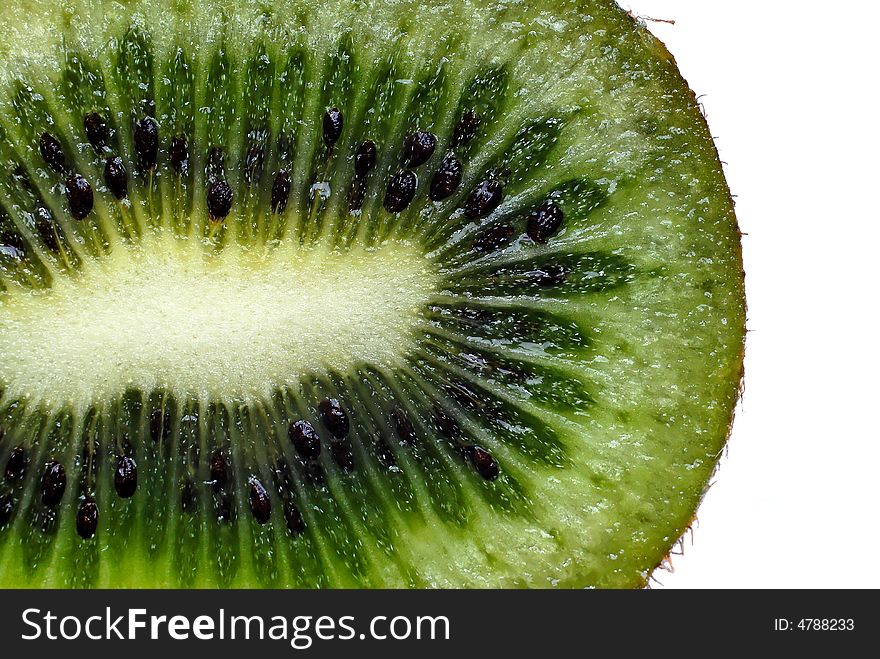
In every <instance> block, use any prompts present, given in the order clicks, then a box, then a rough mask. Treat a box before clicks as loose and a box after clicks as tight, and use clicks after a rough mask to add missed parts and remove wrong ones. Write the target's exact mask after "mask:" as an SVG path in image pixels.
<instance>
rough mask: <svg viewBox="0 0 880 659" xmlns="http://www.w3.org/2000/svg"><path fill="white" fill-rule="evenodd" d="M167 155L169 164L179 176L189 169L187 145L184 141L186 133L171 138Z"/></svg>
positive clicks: (184, 174)
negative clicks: (169, 160)
mask: <svg viewBox="0 0 880 659" xmlns="http://www.w3.org/2000/svg"><path fill="white" fill-rule="evenodd" d="M168 155H169V157H170V158H171V166H172V167H173V168H174V171H175V172H177V174H179V175H181V176H186V174H187V171H188V170H189V145H188V144H187V142H186V135H180V136H177V137H172V138H171V148H170V149H169V151H168Z"/></svg>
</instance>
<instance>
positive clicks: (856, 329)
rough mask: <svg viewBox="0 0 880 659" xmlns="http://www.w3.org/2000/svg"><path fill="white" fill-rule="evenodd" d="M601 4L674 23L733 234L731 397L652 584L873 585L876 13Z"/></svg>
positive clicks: (680, 3) (652, 1)
mask: <svg viewBox="0 0 880 659" xmlns="http://www.w3.org/2000/svg"><path fill="white" fill-rule="evenodd" d="M619 2H621V4H622V6H623V7H624V8H626V9H630V10H632V11H633V13H635V14H637V15H640V16H650V17H654V18H661V19H674V20H675V25H670V24H667V23H659V22H648V26H649V28H650V29H651V31H652V32H653V33H654V34H655V35H657V36H658V37H659V38H660V39H661V40H662V41H663V42H665V43H666V45H667V46H668V47H669V49H670V51H672V53H673V55H675V57H676V59H677V61H678V64H679V67H680V68H681V71H682V74H683V75H684V77H685V78H686V79H687V80H688V82H689V83H690V85H691V88H692V89H694V90H695V91H696V92H697V94H701V95H702V97H701V101H702V103H703V105H704V107H705V110H706V113H707V116H708V119H709V125H710V126H711V128H712V133H713V135H715V136H717V144H718V148H719V151H720V153H721V159H722V160H723V161H725V163H726V168H725V171H726V172H727V176H728V181H729V183H730V187H731V189H732V191H733V193H734V195H736V200H737V215H738V217H739V222H740V226H741V229H742V231H743V232H745V233H746V234H748V235H747V236H745V237H744V239H743V248H744V258H745V270H746V287H747V295H748V304H749V336H748V342H747V346H746V389H745V395H744V397H743V400H742V403H741V405H740V407H739V410H738V412H737V420H736V424H735V426H734V431H733V435H732V437H731V441H730V444H729V448H728V453H727V456H726V458H725V459H724V460H723V461H722V464H721V469H720V471H719V472H718V474H717V475H716V477H715V480H714V485H713V486H712V488H711V490H710V492H709V494H708V495H707V496H706V499H705V501H704V503H703V506H702V507H701V508H700V511H699V524H698V525H697V526H696V527H695V528H694V533H693V542H691V541H690V540H688V541H687V542H686V543H685V547H684V555H683V556H673V567H674V572H672V573H669V572H662V571H658V572H657V573H656V575H655V576H656V578H657V580H659V582H660V584H657V583H655V584H654V587H661V584H662V587H666V588H704V587H706V588H708V587H721V588H737V587H767V588H782V587H791V588H798V587H820V588H831V587H847V588H858V587H874V588H876V587H880V496H878V491H880V488H878V480H880V429H878V425H880V418H878V413H877V408H878V404H880V400H878V398H880V385H878V377H880V357H878V355H880V348H878V344H880V331H878V327H877V321H878V317H880V314H878V308H880V295H878V284H880V276H878V252H880V199H878V190H880V139H878V132H880V128H878V127H880V104H878V98H880V93H878V90H880V34H878V32H877V28H876V26H877V25H878V23H880V2H876V1H875V0H864V1H857V0H851V1H846V0H841V1H838V2H836V3H827V2H821V3H820V2H814V1H813V0H800V1H797V0H728V1H724V0H619Z"/></svg>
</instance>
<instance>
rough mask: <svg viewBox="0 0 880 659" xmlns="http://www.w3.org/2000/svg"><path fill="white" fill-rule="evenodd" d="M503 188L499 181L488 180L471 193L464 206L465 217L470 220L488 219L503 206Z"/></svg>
mask: <svg viewBox="0 0 880 659" xmlns="http://www.w3.org/2000/svg"><path fill="white" fill-rule="evenodd" d="M501 199H502V186H501V183H500V182H499V181H496V180H494V179H487V180H485V181H482V182H481V183H480V184H479V185H478V186H477V187H476V188H474V191H473V192H471V194H470V196H469V197H468V199H467V201H466V202H465V205H464V216H465V217H466V218H467V219H469V220H479V219H482V218H484V217H487V216H488V215H489V214H490V213H491V212H492V211H494V210H495V209H496V208H498V206H499V205H500V204H501Z"/></svg>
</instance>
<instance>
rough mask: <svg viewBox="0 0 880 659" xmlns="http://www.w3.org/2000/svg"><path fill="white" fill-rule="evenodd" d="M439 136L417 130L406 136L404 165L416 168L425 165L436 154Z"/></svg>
mask: <svg viewBox="0 0 880 659" xmlns="http://www.w3.org/2000/svg"><path fill="white" fill-rule="evenodd" d="M435 148H437V138H436V137H435V136H434V134H433V133H426V132H424V131H421V130H420V131H416V132H415V133H410V134H409V135H407V136H406V139H404V141H403V157H402V161H403V166H404V167H410V168H415V167H419V166H420V165H424V164H425V163H426V162H428V159H429V158H430V157H431V156H432V155H434V149H435Z"/></svg>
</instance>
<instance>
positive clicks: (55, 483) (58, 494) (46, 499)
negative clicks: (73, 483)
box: [40, 460, 67, 506]
mask: <svg viewBox="0 0 880 659" xmlns="http://www.w3.org/2000/svg"><path fill="white" fill-rule="evenodd" d="M66 487H67V473H66V472H65V471H64V465H62V464H61V463H60V462H58V461H57V460H51V461H50V462H48V463H46V470H45V471H44V472H43V480H42V481H41V483H40V491H41V493H42V500H43V503H44V504H45V505H47V506H57V505H58V504H59V503H61V498H62V497H63V496H64V490H65V488H66Z"/></svg>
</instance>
